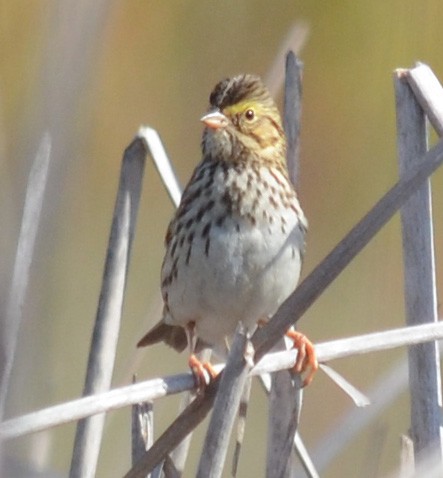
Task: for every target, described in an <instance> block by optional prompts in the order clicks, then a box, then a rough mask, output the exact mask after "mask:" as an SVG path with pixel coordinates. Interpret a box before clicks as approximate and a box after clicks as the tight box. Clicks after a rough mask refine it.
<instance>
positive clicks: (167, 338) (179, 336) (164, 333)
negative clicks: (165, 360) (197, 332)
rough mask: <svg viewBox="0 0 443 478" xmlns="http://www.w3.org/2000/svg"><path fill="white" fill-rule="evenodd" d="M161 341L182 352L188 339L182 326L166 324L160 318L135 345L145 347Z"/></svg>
mask: <svg viewBox="0 0 443 478" xmlns="http://www.w3.org/2000/svg"><path fill="white" fill-rule="evenodd" d="M162 341H163V342H165V343H166V344H167V345H169V346H170V347H172V348H174V349H175V350H177V352H182V351H183V350H184V349H185V348H186V347H187V345H188V339H187V338H186V333H185V330H184V329H183V327H180V326H178V325H168V324H165V322H164V321H163V320H161V321H160V322H158V323H157V324H156V325H154V327H152V329H151V330H150V331H149V332H148V333H147V334H146V335H145V336H144V337H143V338H142V339H141V340H140V341H139V342H138V344H137V347H146V346H147V345H152V344H156V343H158V342H162Z"/></svg>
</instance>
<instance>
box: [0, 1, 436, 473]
mask: <svg viewBox="0 0 443 478" xmlns="http://www.w3.org/2000/svg"><path fill="white" fill-rule="evenodd" d="M301 20H303V21H304V22H305V24H307V25H308V26H309V36H308V38H307V42H306V45H305V47H304V48H303V50H302V52H301V54H300V57H301V59H302V60H303V62H304V78H303V113H302V126H301V127H302V131H301V170H300V197H301V201H302V206H303V208H304V210H305V212H306V215H307V216H308V219H309V223H310V230H309V235H308V245H307V254H306V263H305V269H304V274H305V275H306V273H307V272H309V271H310V270H312V268H313V267H314V266H315V265H316V264H317V263H318V262H319V261H320V260H321V259H322V258H323V257H324V256H325V255H326V253H327V252H329V251H330V250H331V249H332V247H333V246H334V245H335V244H336V243H337V242H338V241H339V240H340V239H341V238H342V237H343V235H344V234H345V233H346V232H347V231H348V230H349V229H350V228H351V227H352V226H353V225H354V224H355V222H356V221H357V220H358V219H359V218H360V217H361V216H362V215H363V214H365V213H366V212H367V211H368V210H369V208H370V207H371V206H372V205H373V204H374V203H375V202H376V201H377V200H378V198H379V197H380V196H381V195H382V194H383V193H384V192H386V191H387V190H388V188H389V187H390V186H391V185H393V184H394V183H395V181H396V180H397V177H398V168H397V159H396V131H395V100H394V91H393V80H392V72H393V70H394V69H395V68H397V67H411V66H413V64H414V63H415V62H416V61H422V62H425V63H427V64H429V65H430V66H431V68H432V69H433V71H434V72H435V74H436V75H437V76H438V77H439V78H440V79H441V80H442V81H443V55H442V51H441V50H442V48H441V45H442V44H443V30H442V29H441V23H442V21H443V3H442V2H441V1H439V0H424V1H421V2H418V1H414V0H402V1H400V0H394V1H391V2H385V1H381V0H375V1H372V2H365V1H361V0H355V1H329V2H320V1H318V2H310V1H306V0H302V1H289V0H281V1H278V2H272V3H271V2H269V1H266V0H257V1H254V2H253V1H251V0H250V1H246V0H240V1H239V0H237V1H234V0H227V1H223V2H215V1H209V0H206V1H203V0H189V1H186V2H185V1H179V0H174V1H167V2H165V1H160V0H151V1H136V0H133V1H128V2H117V1H114V2H111V1H108V2H105V1H101V2H100V1H97V2H69V1H68V0H65V1H62V0H60V1H56V0H51V1H50V0H45V1H39V2H36V1H34V2H32V1H29V0H28V1H26V0H16V1H14V2H10V1H9V2H8V1H7V0H0V200H1V204H2V206H1V208H0V222H1V227H0V229H1V234H0V247H1V254H0V256H1V257H0V268H1V271H0V281H1V282H0V287H1V289H2V294H1V296H2V298H1V299H0V307H1V309H0V311H1V312H2V314H3V313H4V310H5V307H6V302H7V294H8V290H9V286H10V278H11V271H12V266H13V261H14V254H15V249H16V243H17V238H18V234H19V228H20V218H21V214H22V208H23V202H24V197H25V191H26V181H27V177H28V174H29V171H30V167H31V164H32V161H33V159H34V156H35V153H36V151H37V148H38V143H39V141H40V139H41V137H42V134H43V133H44V132H45V131H49V132H50V134H51V135H52V136H53V141H54V151H53V153H54V154H53V156H52V158H51V170H50V176H49V185H48V190H47V192H46V195H45V203H44V210H43V214H42V222H41V226H40V230H39V235H38V240H37V247H36V251H35V257H34V260H33V263H32V267H31V277H30V288H29V292H28V294H27V298H26V303H25V307H24V311H23V312H24V319H23V326H22V328H21V332H20V337H19V346H18V356H17V360H16V363H15V366H14V371H13V383H12V388H11V393H10V399H9V401H8V407H7V415H8V416H16V415H19V414H22V413H27V412H30V411H33V410H37V409H40V408H43V407H46V406H49V405H52V404H55V403H59V402H63V401H66V400H69V399H73V398H76V397H78V396H80V395H81V392H82V388H83V382H84V375H85V370H86V363H87V357H88V352H89V346H90V338H91V334H92V328H93V324H94V319H95V313H96V308H97V303H98V295H99V291H100V283H101V277H102V272H103V265H104V259H105V253H106V245H107V241H108V234H109V227H110V224H111V220H112V211H113V207H114V201H115V194H116V188H117V184H118V175H119V170H120V164H121V163H120V162H121V157H122V152H123V150H124V148H125V147H126V146H127V145H128V144H129V143H130V141H131V140H132V138H133V137H134V135H135V134H136V132H137V130H138V127H139V126H140V125H141V124H147V125H149V126H152V127H154V128H156V129H157V130H158V132H159V133H160V135H161V137H162V139H163V141H164V144H165V146H166V149H167V151H168V154H169V155H170V157H171V159H172V161H173V163H174V167H175V169H176V172H177V175H178V177H179V179H180V181H181V183H182V184H184V183H185V182H186V181H187V179H188V178H189V176H190V174H191V172H192V169H193V167H194V166H195V165H196V163H197V161H198V160H199V158H200V135H201V131H202V126H201V124H200V122H199V118H200V117H201V115H202V113H204V112H205V110H206V108H207V104H208V96H209V93H210V91H211V89H212V87H213V86H214V84H215V83H216V82H217V81H218V80H220V79H221V78H223V77H225V76H229V75H232V74H236V73H240V72H251V73H257V74H260V75H266V74H267V72H268V71H269V68H270V67H271V65H272V64H273V62H274V59H275V57H276V55H277V52H278V51H279V49H280V47H281V45H282V43H283V41H284V39H285V38H286V36H287V34H288V31H289V30H290V29H291V28H292V26H293V25H294V23H296V22H298V21H301ZM279 101H280V102H281V95H280V97H279ZM432 185H433V192H434V220H435V224H434V228H435V250H436V259H437V278H438V279H440V281H439V283H438V292H439V295H440V296H441V295H442V293H443V289H442V286H441V282H442V270H443V266H442V263H443V219H442V218H443V214H442V213H443V210H442V204H443V175H442V171H437V173H436V174H435V175H434V176H433V179H432ZM172 212H173V206H172V204H171V202H170V200H169V198H168V196H167V194H166V193H165V190H164V188H163V186H162V184H161V181H160V180H159V178H158V175H157V172H156V170H155V168H154V166H153V165H152V164H151V162H148V163H147V166H146V170H145V178H144V185H143V193H142V200H141V205H140V209H139V219H138V224H137V230H136V236H135V241H134V245H133V252H132V259H131V266H130V271H129V280H128V285H127V295H126V300H125V305H124V313H123V318H122V324H121V335H120V340H119V345H118V353H117V360H116V365H115V372H114V381H113V383H114V386H118V385H121V384H127V383H129V382H130V381H131V377H132V374H133V373H137V376H138V378H139V380H141V379H144V378H148V377H157V376H163V375H167V374H172V373H178V372H180V371H184V370H186V357H185V355H184V354H183V355H182V356H180V355H177V354H176V353H175V352H173V351H171V350H169V349H167V348H166V347H163V346H156V347H153V348H152V349H150V350H147V351H146V352H145V353H144V354H143V357H142V358H141V360H140V357H136V356H135V349H134V348H135V344H136V342H137V340H138V339H139V338H140V337H141V334H142V333H143V332H144V331H146V329H147V328H148V327H149V326H150V324H152V323H154V322H155V321H156V320H158V318H159V314H160V304H159V271H160V265H161V260H162V254H163V237H164V231H165V230H166V227H167V224H168V221H169V219H170V216H171V214H172ZM440 315H441V310H440ZM299 324H300V328H301V330H303V331H304V332H306V333H307V334H308V335H309V336H310V337H311V338H312V339H313V340H314V341H326V340H329V339H333V338H338V337H344V336H350V335H357V334H361V333H366V332H370V331H376V330H382V329H387V328H392V327H398V326H401V325H402V324H404V298H403V268H402V250H401V231H400V221H399V216H398V215H396V216H395V218H394V219H393V220H392V221H390V222H389V224H388V225H387V226H385V227H384V228H383V230H382V231H381V232H380V233H379V234H378V235H377V236H376V237H375V239H374V240H373V241H372V242H371V243H370V244H369V245H368V246H367V247H366V248H365V249H364V250H363V252H362V253H361V254H360V255H359V256H358V257H357V258H356V260H354V261H353V262H352V263H351V264H350V266H349V267H348V268H347V269H346V270H345V271H344V272H343V273H342V274H341V275H340V276H339V278H338V279H337V280H336V281H335V282H334V283H333V284H332V286H331V287H330V288H329V289H328V290H327V291H326V292H325V293H324V294H323V296H322V297H321V298H320V299H319V300H318V302H317V303H316V304H315V305H314V306H313V307H312V308H311V309H309V310H308V312H307V313H306V315H305V317H304V318H303V319H302V320H301V321H300V323H299ZM404 356H405V351H404V349H399V350H395V351H389V352H383V353H378V354H371V355H369V356H362V357H358V358H352V359H344V360H341V361H339V362H337V363H336V364H333V365H335V366H336V367H337V369H338V370H339V371H340V372H341V373H343V374H344V375H345V376H346V377H347V378H348V379H349V380H351V381H352V383H354V384H355V385H356V386H357V387H359V388H361V389H362V390H363V391H367V390H369V389H370V387H371V384H373V383H374V382H375V381H376V380H377V378H379V377H380V376H381V375H382V374H383V372H384V371H385V370H387V369H388V368H389V367H390V366H391V365H392V364H394V363H395V361H396V360H398V359H400V358H403V357H404ZM136 364H137V365H136ZM352 408H353V405H352V404H351V402H350V400H349V399H348V398H347V397H346V396H345V395H344V394H343V393H342V392H341V391H340V390H338V389H337V388H336V386H335V385H334V384H333V383H332V382H331V381H330V380H329V379H328V378H326V377H325V376H324V375H322V374H319V376H318V377H317V378H316V380H315V381H314V383H313V385H312V386H311V387H310V388H309V389H308V390H307V391H306V393H305V400H304V409H303V414H302V423H301V428H300V432H301V434H302V437H303V438H304V440H305V442H306V445H307V447H308V449H309V448H312V449H313V448H315V445H316V443H318V442H319V440H320V439H321V437H322V436H324V435H325V434H326V433H327V432H328V431H329V430H330V429H331V428H332V427H333V426H334V425H335V424H336V423H337V422H338V421H339V418H340V416H341V415H342V414H345V413H346V412H347V411H349V410H351V409H352ZM176 409H177V399H175V398H168V399H165V400H163V401H162V402H161V403H159V404H158V405H156V411H157V413H156V415H157V421H156V431H157V433H160V432H161V431H162V430H163V429H164V428H165V427H166V426H167V424H168V423H169V422H170V421H171V419H172V417H173V416H174V415H175V413H176ZM266 420H267V413H266V400H265V398H264V396H263V393H262V391H261V389H260V387H258V386H255V387H254V388H253V397H252V403H251V411H250V420H249V423H248V428H247V431H246V438H245V451H244V456H243V457H242V459H241V464H240V472H239V476H264V469H265V468H264V463H265V447H266V445H265V442H266ZM409 423H410V422H409V402H408V395H407V393H404V394H402V395H401V397H399V399H398V400H397V401H396V402H395V403H394V404H393V406H391V407H390V408H388V409H386V410H385V411H384V412H383V413H382V414H381V415H380V416H379V417H378V418H377V419H376V420H375V421H373V422H372V423H371V424H370V425H369V426H368V427H366V428H365V429H364V430H363V432H362V433H361V434H360V435H359V436H358V437H356V438H355V439H354V440H352V443H351V444H350V445H349V446H348V447H346V448H345V449H344V450H343V452H342V453H341V454H340V456H339V457H337V458H336V459H335V460H334V461H333V462H332V463H331V464H330V465H329V466H328V468H327V469H326V470H324V471H322V473H321V476H324V477H327V478H335V477H339V476H340V477H342V476H368V477H369V476H384V475H385V474H386V473H387V472H388V471H390V470H392V469H394V468H395V467H396V466H397V465H398V464H399V456H400V447H399V436H400V434H402V433H406V432H407V430H408V427H409ZM74 432H75V426H74V425H67V426H62V427H59V428H57V429H54V430H51V431H48V432H44V433H42V434H39V435H35V436H30V437H26V438H24V439H18V440H14V441H12V442H10V443H9V444H8V445H7V453H8V454H9V455H12V456H14V457H16V458H17V459H20V460H24V461H28V462H32V463H36V464H38V466H44V467H45V468H48V469H52V470H56V471H59V472H61V473H65V474H66V473H67V471H68V470H69V464H70V455H71V453H72V444H73V437H74ZM203 437H204V425H203V427H201V430H200V431H199V432H198V433H197V437H196V442H195V445H194V446H193V449H192V455H191V459H190V465H189V470H188V471H187V474H185V476H193V474H194V470H195V467H196V463H197V462H198V454H199V451H200V448H201V440H202V439H203ZM374 450H376V456H375V457H374V456H373V454H374V453H375V452H374ZM37 455H38V457H39V458H36V457H37ZM42 457H43V458H42ZM39 459H40V461H41V463H37V462H38V460H39ZM129 465H130V411H129V410H127V409H125V410H122V411H118V412H112V413H111V414H110V415H109V416H108V419H107V422H106V427H105V435H104V440H103V446H102V454H101V456H100V460H99V466H98V471H97V476H100V477H108V476H121V475H122V474H123V473H124V472H125V471H126V470H127V469H128V468H129ZM227 469H229V466H227ZM356 470H362V472H361V473H360V472H359V473H358V475H357V474H356ZM226 476H228V475H227V474H226Z"/></svg>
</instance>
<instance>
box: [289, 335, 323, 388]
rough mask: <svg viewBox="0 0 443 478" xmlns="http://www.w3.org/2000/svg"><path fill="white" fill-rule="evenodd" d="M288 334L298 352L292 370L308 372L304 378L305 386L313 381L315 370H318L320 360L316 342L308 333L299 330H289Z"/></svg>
mask: <svg viewBox="0 0 443 478" xmlns="http://www.w3.org/2000/svg"><path fill="white" fill-rule="evenodd" d="M286 336H287V337H288V338H289V339H291V340H292V343H293V344H294V348H296V349H297V352H298V353H297V359H296V361H295V364H294V366H293V368H292V371H293V372H294V373H304V372H306V377H305V378H304V380H303V386H304V387H305V386H306V385H309V384H310V383H311V382H312V379H313V378H314V375H315V372H316V371H317V370H318V360H317V354H316V352H315V347H314V344H313V343H312V342H311V341H310V340H309V339H308V338H307V337H306V335H304V334H302V333H301V332H298V331H297V330H293V329H290V330H288V331H287V332H286Z"/></svg>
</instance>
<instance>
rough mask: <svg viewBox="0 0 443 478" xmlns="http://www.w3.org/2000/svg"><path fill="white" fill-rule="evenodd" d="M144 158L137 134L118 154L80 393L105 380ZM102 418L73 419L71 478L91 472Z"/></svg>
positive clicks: (104, 386) (102, 386)
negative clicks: (120, 157) (99, 287)
mask: <svg viewBox="0 0 443 478" xmlns="http://www.w3.org/2000/svg"><path fill="white" fill-rule="evenodd" d="M145 158H146V148H145V145H144V142H143V141H142V140H141V139H140V138H139V137H137V138H136V139H135V140H134V141H133V142H132V143H131V144H130V145H129V146H128V148H126V150H125V153H124V157H123V163H122V169H121V175H120V184H119V190H118V194H117V200H116V205H115V209H114V218H113V222H112V228H111V234H110V238H109V245H108V252H107V257H106V263H105V269H104V273H103V283H102V290H101V293H100V300H99V305H98V310H97V316H96V320H95V326H94V332H93V336H92V342H91V348H90V352H89V359H88V369H87V374H86V382H85V387H84V392H83V395H93V394H95V393H99V392H103V391H105V390H109V388H110V385H111V379H112V372H113V370H114V360H115V354H116V349H117V340H118V332H119V329H120V319H121V314H122V308H123V299H124V292H125V285H126V278H127V272H128V267H129V259H130V253H131V246H132V239H133V237H134V230H135V223H136V217H137V210H138V204H139V200H140V193H141V185H142V178H143V171H144V164H145ZM104 420H105V416H104V415H97V416H94V417H90V418H88V419H86V420H83V421H80V422H79V423H78V425H77V433H76V436H75V442H74V453H73V456H72V462H71V470H70V477H71V478H84V477H92V476H94V475H95V470H96V467H97V460H98V455H99V450H100V444H101V438H102V432H103V425H104Z"/></svg>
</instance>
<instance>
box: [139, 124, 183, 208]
mask: <svg viewBox="0 0 443 478" xmlns="http://www.w3.org/2000/svg"><path fill="white" fill-rule="evenodd" d="M138 135H139V137H140V138H143V140H144V141H145V144H146V147H147V149H148V152H149V153H150V155H151V157H152V160H153V162H154V164H155V166H156V168H157V171H158V173H159V175H160V177H161V179H162V181H163V184H164V185H165V187H166V191H168V194H169V197H170V198H171V201H172V203H173V204H174V206H175V207H178V205H179V204H180V199H181V194H182V188H181V186H180V184H179V182H178V180H177V176H176V174H175V173H174V169H173V167H172V163H171V161H169V158H168V155H167V154H166V151H165V147H164V146H163V143H162V141H161V139H160V136H159V135H158V133H157V131H156V130H155V129H153V128H150V127H149V126H142V127H141V128H140V129H139V132H138Z"/></svg>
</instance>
